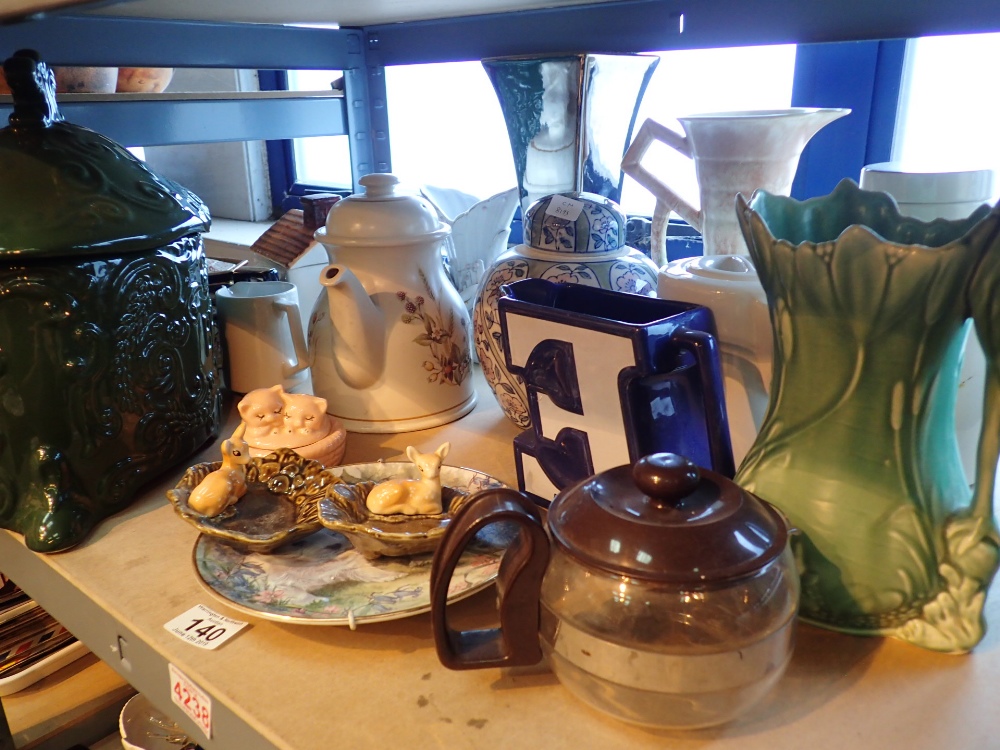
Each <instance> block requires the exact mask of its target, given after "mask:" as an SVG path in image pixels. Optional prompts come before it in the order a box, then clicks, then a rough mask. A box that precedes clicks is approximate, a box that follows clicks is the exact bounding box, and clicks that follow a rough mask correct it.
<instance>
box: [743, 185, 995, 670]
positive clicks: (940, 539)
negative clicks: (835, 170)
mask: <svg viewBox="0 0 1000 750" xmlns="http://www.w3.org/2000/svg"><path fill="white" fill-rule="evenodd" d="M739 216H740V221H741V224H742V226H743V231H744V232H745V234H746V238H747V243H748V245H749V247H750V252H751V255H752V256H753V259H754V264H755V266H756V268H757V272H758V274H759V276H760V280H761V282H762V284H763V286H764V289H765V290H766V292H767V298H768V304H769V307H770V311H771V320H772V324H773V326H774V330H775V335H774V347H775V348H774V357H775V359H774V379H773V381H772V386H771V395H770V402H769V405H768V411H767V414H766V416H765V419H764V423H763V424H762V426H761V430H760V434H759V435H758V437H757V440H756V442H755V443H754V445H753V447H752V448H751V450H750V452H749V453H748V454H747V457H746V460H745V461H744V463H743V465H742V466H741V467H740V471H739V473H738V474H737V477H736V480H737V481H738V482H739V483H741V484H742V485H743V486H744V487H746V488H747V489H748V490H750V491H752V492H754V493H755V494H757V495H759V496H760V497H762V498H764V499H765V500H768V501H770V502H772V503H773V504H775V505H777V506H778V507H779V508H780V509H781V510H783V511H784V512H785V513H786V514H787V515H788V517H789V519H790V521H791V523H792V525H793V526H794V527H796V528H798V529H799V530H800V532H801V535H799V536H798V537H797V538H796V539H795V540H793V543H794V544H795V545H796V556H797V559H798V560H799V564H800V568H801V575H802V607H801V614H802V616H803V617H805V618H807V619H809V620H810V621H813V622H816V623H819V624H822V625H826V626H828V627H832V628H835V629H839V630H846V631H849V632H854V633H865V634H885V635H892V636H895V637H898V638H901V639H904V640H907V641H911V642H913V643H916V644H918V645H920V646H924V647H927V648H931V649H935V650H940V651H947V652H963V651H968V650H969V649H971V648H972V647H973V646H975V644H976V643H978V642H979V640H980V639H981V638H982V636H983V632H984V629H985V622H984V620H983V602H984V600H985V597H986V590H987V587H988V585H989V583H990V581H991V579H992V577H993V574H994V572H995V570H996V567H997V547H998V536H997V530H996V526H995V522H994V519H993V510H992V504H993V503H992V498H993V488H994V482H995V479H996V468H997V456H998V453H1000V430H998V428H997V424H998V423H1000V407H998V404H1000V382H998V378H997V375H996V373H997V369H996V366H997V364H998V362H1000V360H998V358H997V354H998V351H1000V336H998V334H997V331H998V330H1000V325H998V322H1000V313H998V311H997V309H996V303H995V300H996V299H998V297H997V285H998V283H1000V276H998V268H1000V263H998V261H997V258H1000V211H994V212H993V213H991V214H989V215H987V208H986V207H983V208H982V209H981V210H980V211H977V212H976V213H975V214H973V215H972V216H971V217H969V218H968V219H966V220H961V221H945V220H938V221H934V222H930V223H924V222H921V221H918V220H916V219H911V218H907V217H902V216H900V214H899V213H898V211H897V210H896V208H895V205H894V203H893V202H892V200H891V199H890V198H889V196H887V195H886V194H884V193H873V192H867V191H861V190H859V189H858V188H857V187H856V186H855V185H854V183H852V182H850V181H849V180H845V181H844V182H842V183H841V184H840V185H839V186H838V187H837V189H836V190H835V191H834V192H833V193H831V194H830V195H828V196H825V197H823V198H816V199H813V200H810V201H806V202H804V203H800V202H798V201H793V200H791V199H789V198H783V197H779V196H772V195H769V194H767V193H759V194H758V195H757V196H756V197H755V198H754V199H753V202H752V203H751V204H750V205H749V206H748V205H747V203H746V201H745V200H743V199H742V198H741V199H740V201H739ZM966 300H972V304H973V307H972V314H973V315H974V317H975V323H976V326H977V329H978V330H979V334H980V339H981V340H982V341H983V345H984V348H985V350H986V352H987V357H988V360H989V361H990V363H991V364H990V371H989V372H990V375H989V377H988V387H987V390H986V396H985V402H984V403H985V404H986V416H985V419H984V424H985V427H984V429H983V434H982V438H981V442H980V449H979V459H978V464H977V477H976V486H975V490H974V491H973V492H970V490H969V488H968V485H967V484H966V482H965V477H964V475H963V471H962V465H961V461H960V458H959V454H958V445H957V441H956V439H955V430H954V410H955V400H956V390H957V387H958V382H957V381H958V373H959V363H960V358H961V354H962V349H963V347H964V344H965V336H966V319H967V317H968V316H969V315H970V311H969V309H968V307H967V301H966Z"/></svg>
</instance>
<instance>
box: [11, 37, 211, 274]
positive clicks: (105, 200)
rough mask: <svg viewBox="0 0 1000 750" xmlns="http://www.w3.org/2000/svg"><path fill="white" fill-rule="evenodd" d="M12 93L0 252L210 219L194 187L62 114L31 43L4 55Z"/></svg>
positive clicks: (177, 228) (86, 250) (195, 226)
mask: <svg viewBox="0 0 1000 750" xmlns="http://www.w3.org/2000/svg"><path fill="white" fill-rule="evenodd" d="M3 69H4V74H5V76H6V78H7V83H8V85H9V86H10V88H11V91H12V93H13V97H14V111H13V113H12V114H11V116H10V124H9V125H8V127H6V128H3V129H2V130H0V257H8V258H9V257H11V256H14V255H17V256H21V257H25V258H32V259H34V258H44V257H54V256H64V255H70V254H77V255H98V254H100V255H104V254H122V253H130V252H134V251H140V250H145V249H150V248H154V247H160V246H163V245H167V244H169V243H171V242H173V241H174V240H176V239H179V238H180V237H183V236H184V235H187V234H191V233H192V232H202V231H205V230H206V229H208V227H209V224H210V223H211V220H210V218H209V213H208V208H207V207H206V206H205V204H204V203H203V202H202V200H201V199H200V198H198V196H196V195H195V194H194V193H192V192H191V191H189V190H187V189H186V188H184V187H181V186H180V185H178V184H176V183H175V182H173V181H171V180H168V179H166V178H164V177H160V176H159V175H157V174H155V173H154V172H153V171H152V170H150V169H149V167H147V166H146V165H145V164H144V163H143V162H142V161H141V160H139V159H137V158H136V157H134V156H133V155H132V154H131V153H129V152H128V151H127V150H126V149H125V148H123V147H122V146H120V145H119V144H117V143H115V142H114V141H112V140H111V139H109V138H106V137H105V136H103V135H100V134H99V133H95V132H94V131H92V130H89V129H88V128H84V127H81V126H78V125H72V124H70V123H68V122H66V121H65V120H64V119H63V117H62V115H60V114H59V109H58V107H57V106H56V100H55V76H54V75H53V73H52V71H51V69H50V68H49V67H48V66H47V65H45V63H42V62H40V61H39V59H38V54H37V53H36V52H34V51H32V50H21V51H19V52H17V53H15V55H14V56H13V57H11V58H8V59H7V60H6V61H5V62H4V65H3Z"/></svg>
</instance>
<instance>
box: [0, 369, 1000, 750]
mask: <svg viewBox="0 0 1000 750" xmlns="http://www.w3.org/2000/svg"><path fill="white" fill-rule="evenodd" d="M477 377H479V375H478V373H477ZM480 386H481V389H480V402H479V404H478V406H477V408H476V410H475V411H474V412H473V413H471V414H470V415H468V416H467V417H465V418H463V419H461V420H459V421H458V422H454V423H452V424H450V425H446V426H444V427H440V428H436V429H433V430H427V431H424V432H421V433H413V434H404V435H360V434H351V435H350V436H349V440H348V453H347V457H346V461H347V462H352V461H360V460H365V461H368V460H375V459H378V458H384V459H391V458H396V457H398V456H399V455H400V454H401V453H402V452H403V450H404V448H405V446H406V445H409V444H415V445H418V446H420V447H423V448H427V447H433V446H436V445H438V444H439V443H440V442H443V441H444V440H449V441H450V442H451V445H452V450H451V454H450V455H449V457H448V462H449V463H454V464H456V465H464V466H470V467H473V468H477V469H481V470H484V471H487V472H489V473H491V474H494V475H495V476H498V477H499V478H501V479H503V480H506V481H508V482H513V481H514V465H513V456H512V450H511V440H512V438H513V437H514V435H515V434H516V432H517V430H516V428H514V427H513V425H512V424H511V423H509V422H508V421H507V420H506V419H505V418H504V417H503V415H502V413H501V412H500V410H499V408H498V407H497V406H496V404H495V402H494V401H493V398H492V396H491V395H489V394H488V393H487V392H485V390H484V389H483V388H482V383H481V381H480ZM234 424H235V420H234V419H231V420H230V424H229V425H227V427H225V428H224V430H223V432H224V433H225V434H228V433H226V432H225V431H226V430H227V429H231V427H232V426H234ZM217 455H218V453H217V450H216V449H215V448H212V449H210V450H207V451H205V453H204V454H203V455H202V456H199V457H195V458H193V459H192V460H191V462H190V463H195V462H196V461H198V460H209V459H211V460H215V457H216V456H217ZM180 474H181V469H178V470H177V471H176V472H173V473H170V474H168V475H167V476H166V477H164V479H163V480H162V481H160V482H158V483H156V484H155V485H153V486H152V487H150V488H149V491H148V492H147V493H146V494H145V495H144V496H143V497H141V498H139V499H138V500H137V502H135V504H134V505H132V506H131V507H130V508H129V509H127V510H125V511H123V512H122V513H120V514H118V515H117V516H115V517H113V518H111V519H108V520H106V521H105V522H104V523H102V524H101V525H100V526H99V527H98V528H97V530H96V531H95V532H94V533H93V534H92V535H91V536H90V537H89V538H88V539H87V540H86V541H85V542H84V543H83V544H82V545H80V546H79V547H77V548H75V549H73V550H71V551H68V552H65V553H61V554H57V555H48V556H45V555H38V554H35V553H33V552H30V551H28V550H27V549H26V548H25V547H24V545H23V543H22V541H21V538H20V536H19V535H17V534H13V533H11V532H6V531H4V532H0V569H3V570H4V572H6V573H8V574H9V575H10V576H11V577H12V578H14V580H16V581H18V583H19V584H20V585H21V586H22V587H23V588H25V590H26V591H28V593H29V594H31V595H32V596H33V597H35V598H36V599H37V600H38V601H39V603H40V604H42V606H44V607H45V608H46V609H48V610H49V611H50V612H52V614H53V615H55V616H56V617H57V618H58V619H59V620H60V621H61V622H63V623H64V624H65V625H66V626H67V627H68V628H69V629H70V630H71V631H73V632H74V633H75V634H76V635H77V636H78V637H79V638H80V639H81V640H83V641H84V642H85V643H86V644H87V645H88V647H89V648H90V649H91V650H92V651H94V653H96V654H97V655H99V656H100V657H101V658H103V659H106V660H107V661H108V663H109V664H111V665H112V666H113V667H114V668H115V669H116V670H117V671H118V672H119V673H120V674H121V675H122V676H123V677H124V678H125V679H126V680H128V681H129V682H131V683H132V685H133V686H134V687H135V688H136V689H138V690H139V691H140V692H142V693H144V694H145V695H146V696H147V697H148V698H149V699H150V700H151V701H152V702H153V703H154V705H156V706H157V707H159V708H160V709H161V710H162V711H164V712H167V713H169V714H171V715H173V716H174V717H175V718H176V719H177V721H178V722H179V723H180V724H181V725H182V726H185V727H186V728H187V729H188V731H189V732H190V733H191V735H192V736H197V730H196V729H195V727H194V725H193V724H191V723H190V722H187V720H186V719H185V718H184V717H183V716H182V715H181V714H180V712H179V710H178V709H177V708H176V707H175V706H173V705H172V704H171V702H170V698H169V692H168V673H167V663H168V662H170V663H173V664H174V665H176V666H177V667H179V668H180V669H181V670H182V671H183V672H184V673H186V674H187V675H188V677H190V678H191V679H193V680H194V681H195V682H197V683H198V684H199V685H200V686H201V687H202V688H203V689H205V690H206V691H208V692H209V694H210V695H211V697H212V700H213V709H214V712H215V730H214V736H213V739H212V740H207V739H201V744H202V745H203V746H204V747H205V748H233V749H234V750H245V748H248V747H253V748H255V750H256V749H258V748H271V747H275V748H285V749H286V750H302V748H317V747H358V748H361V747H379V746H386V745H389V744H392V745H400V744H401V743H402V744H403V745H404V746H407V747H450V748H490V749H495V748H514V747H540V746H542V745H544V746H545V747H546V748H550V749H551V750H557V749H558V748H572V749H573V750H579V749H580V748H597V747H601V748H613V747H629V748H636V749H642V748H663V747H665V746H669V747H670V748H672V750H696V749H701V748H710V749H711V750H783V749H786V748H788V749H792V748H802V747H808V748H810V749H811V750H843V749H844V748H851V750H884V749H885V748H889V747H906V748H908V750H939V749H940V748H944V747H949V748H970V749H971V748H991V747H997V742H998V736H1000V735H998V733H1000V714H998V712H997V711H996V705H995V704H996V697H995V696H996V686H997V685H998V684H1000V594H998V592H997V591H994V593H993V594H992V595H991V596H990V597H989V599H988V603H987V618H988V622H989V625H990V631H989V633H988V634H987V636H986V639H985V640H984V641H983V642H982V644H980V646H979V648H978V649H977V651H976V652H975V653H973V654H971V655H968V656H946V655H942V654H937V653H932V652H928V651H924V650H921V649H918V648H916V647H913V646H910V645H907V644H904V643H901V642H898V641H892V640H883V639H878V638H857V637H851V636H846V635H841V634H836V633H831V632H827V631H824V630H820V629H817V628H813V627H809V626H804V625H803V626H800V628H799V633H798V646H797V649H796V652H795V655H794V658H793V660H792V664H791V667H790V668H789V671H788V673H787V674H786V676H785V678H784V679H783V680H782V681H781V683H779V685H778V687H777V689H776V690H775V691H774V693H773V694H772V695H771V696H770V697H769V698H768V699H767V700H766V701H765V703H764V704H763V705H762V706H760V707H759V709H758V710H756V711H755V712H753V713H752V714H751V715H750V716H748V717H746V718H745V719H743V720H741V721H738V722H736V723H734V724H731V725H729V726H726V727H722V728H719V729H713V730H707V731H700V732H690V733H683V732H674V733H660V732H652V731H646V730H643V729H638V728H634V727H630V726H626V725H624V724H621V723H618V722H616V721H613V720H611V719H609V718H605V717H604V716H603V715H600V714H598V713H596V712H594V711H592V710H591V709H589V708H587V707H585V706H584V705H582V704H581V703H579V702H577V701H576V700H575V699H574V698H572V697H571V696H570V695H569V693H568V692H567V691H566V690H564V689H563V688H561V687H560V686H559V684H558V683H557V681H556V679H555V677H554V676H553V675H552V674H551V673H550V672H548V671H547V670H546V669H545V668H544V667H536V668H531V669H520V670H500V669H486V670H473V671H463V672H453V671H449V670H447V669H445V668H444V667H443V666H441V664H440V663H439V661H438V659H437V656H436V652H435V649H434V643H433V638H432V636H431V630H430V617H429V615H427V614H424V615H418V616H416V617H412V618H409V619H404V620H398V621H393V622H386V623H380V624H371V625H365V626H361V627H359V628H358V630H357V631H354V632H352V631H350V630H349V629H347V628H340V627H316V626H296V625H289V624H282V623H275V622H268V621H264V620H257V619H251V626H250V627H248V628H247V629H245V630H244V631H243V632H242V633H240V634H239V635H238V636H237V637H235V638H234V639H233V640H232V641H230V642H228V643H226V644H225V645H223V646H222V647H221V648H220V649H218V650H217V651H204V650H201V649H198V648H196V647H194V646H192V645H189V644H186V643H184V642H182V641H180V640H179V639H177V638H176V637H175V636H173V635H171V634H170V633H169V632H167V631H166V630H165V629H164V628H163V625H164V623H166V622H167V621H169V620H170V619H172V618H174V617H176V616H177V615H179V614H181V613H183V612H185V611H187V610H188V609H190V608H191V607H192V606H194V605H196V604H204V605H206V606H208V607H210V608H213V609H215V610H216V611H221V612H222V613H223V614H226V615H229V616H231V617H235V618H237V619H247V616H246V615H244V614H242V613H240V612H238V611H236V610H231V609H229V608H227V607H225V606H224V605H222V604H221V603H219V602H218V601H217V600H216V599H215V598H214V597H212V596H210V595H209V594H207V593H206V591H205V589H204V588H203V586H202V584H201V583H200V581H199V579H198V577H197V575H196V573H195V570H194V567H193V564H192V551H193V549H194V545H195V541H196V538H197V532H196V531H195V529H193V528H192V527H191V526H189V525H188V524H186V523H185V522H183V521H182V520H181V519H179V518H178V517H177V516H176V515H175V514H174V512H173V511H172V509H171V508H170V506H169V505H168V503H167V501H166V498H165V497H164V494H163V493H164V491H165V490H166V489H167V488H168V487H169V486H171V485H172V484H173V483H174V482H175V481H176V479H177V478H178V477H179V476H180ZM494 602H495V594H494V592H493V591H492V590H487V591H485V592H483V593H480V594H478V595H476V596H474V597H472V598H470V599H467V600H465V601H462V602H459V603H457V604H455V605H453V606H452V607H451V608H450V609H449V612H450V615H449V616H450V618H451V619H452V621H453V622H456V621H458V620H460V621H461V622H462V624H463V626H465V627H468V626H470V625H475V626H478V627H484V626H487V625H489V624H490V623H491V622H492V620H493V617H494ZM119 636H121V637H122V638H123V639H124V645H123V647H122V649H121V650H120V649H119V645H118V644H119ZM122 657H124V661H123V659H122Z"/></svg>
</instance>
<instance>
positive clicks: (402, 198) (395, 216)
mask: <svg viewBox="0 0 1000 750" xmlns="http://www.w3.org/2000/svg"><path fill="white" fill-rule="evenodd" d="M358 182H360V183H361V187H362V188H363V192H361V193H355V194H354V195H351V196H348V197H347V198H344V199H343V200H340V201H338V202H337V203H335V204H334V205H333V207H332V208H331V209H330V213H328V214H327V217H326V226H324V227H320V228H319V229H317V230H316V235H315V236H316V240H317V241H318V242H321V243H323V244H324V245H332V246H359V247H361V246H363V247H377V246H399V245H411V244H419V243H425V242H432V241H435V240H439V239H443V238H444V237H446V236H447V235H448V234H449V233H450V232H451V228H450V227H449V226H448V225H447V224H445V223H443V222H442V221H441V220H440V219H439V218H438V215H437V212H436V211H435V210H434V208H433V207H432V206H431V204H430V203H429V202H428V201H427V200H425V199H424V198H422V197H420V196H419V195H415V194H410V193H406V192H404V191H403V190H402V189H401V188H400V182H399V178H398V177H397V176H396V175H394V174H389V173H387V172H373V173H372V174H366V175H365V176H364V177H362V178H361V179H360V180H358Z"/></svg>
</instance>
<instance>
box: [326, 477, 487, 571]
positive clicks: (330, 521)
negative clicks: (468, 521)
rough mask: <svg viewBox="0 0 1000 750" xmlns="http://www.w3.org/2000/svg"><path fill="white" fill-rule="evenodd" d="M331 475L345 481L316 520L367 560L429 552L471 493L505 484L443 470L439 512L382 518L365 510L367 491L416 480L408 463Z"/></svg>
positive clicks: (435, 546) (327, 495)
mask: <svg viewBox="0 0 1000 750" xmlns="http://www.w3.org/2000/svg"><path fill="white" fill-rule="evenodd" d="M330 471H331V473H333V474H335V475H336V476H338V477H340V479H342V480H343V482H344V483H343V484H339V485H336V486H333V487H331V488H330V491H329V492H328V493H327V494H326V497H324V498H323V499H322V500H320V504H319V519H320V522H321V523H322V524H323V525H324V526H325V527H326V528H328V529H331V530H332V531H337V532H340V533H341V534H343V535H344V536H346V537H347V538H348V539H350V540H351V543H352V544H353V545H354V548H355V549H357V550H358V551H359V552H361V553H362V554H363V555H365V556H367V557H377V556H379V555H385V556H387V557H398V556H400V555H415V554H422V553H425V552H433V551H434V550H435V549H436V548H437V546H438V544H439V543H440V541H441V537H442V536H443V535H444V530H445V528H447V526H448V523H449V522H450V521H451V519H452V518H453V517H454V515H455V513H456V512H457V511H458V509H459V508H461V507H462V506H463V505H464V504H465V502H466V501H467V500H468V498H469V496H470V495H473V494H475V493H476V492H479V491H480V490H485V489H489V488H490V487H503V486H504V485H503V483H502V482H500V480H498V479H495V478H493V477H491V476H489V475H488V474H483V473H482V472H479V471H474V470H472V469H463V468H459V467H457V466H442V467H441V483H442V485H443V486H442V490H441V499H442V505H443V512H442V513H440V514H435V515H415V516H409V515H403V514H398V513H395V514H389V515H381V514H377V513H371V512H370V511H369V510H368V507H367V505H366V501H367V499H368V493H370V492H371V490H372V488H373V487H375V485H377V484H378V483H380V482H384V481H386V480H387V479H396V478H400V477H402V478H405V479H417V478H418V472H417V469H416V467H415V466H414V465H413V464H412V463H405V462H379V463H368V464H351V465H348V466H339V467H337V468H334V469H331V470H330Z"/></svg>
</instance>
